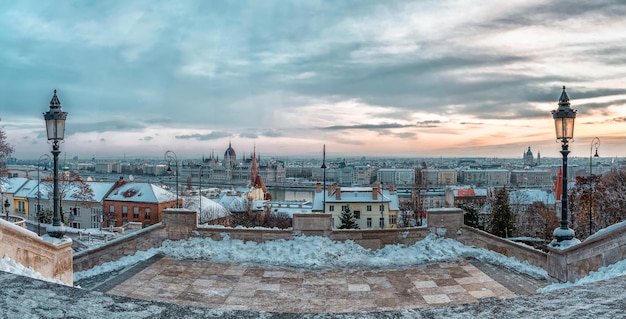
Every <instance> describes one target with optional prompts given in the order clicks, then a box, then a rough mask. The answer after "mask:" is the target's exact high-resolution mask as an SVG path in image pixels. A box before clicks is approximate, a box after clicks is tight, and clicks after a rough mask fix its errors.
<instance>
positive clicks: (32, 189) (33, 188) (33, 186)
mask: <svg viewBox="0 0 626 319" xmlns="http://www.w3.org/2000/svg"><path fill="white" fill-rule="evenodd" d="M40 192H41V193H42V195H41V198H47V197H48V195H47V194H46V195H45V196H44V195H43V193H44V192H45V193H47V191H46V189H45V188H43V187H42V186H40ZM31 194H33V195H32V197H34V198H36V197H37V181H36V180H34V179H31V180H28V181H26V182H25V183H23V185H22V187H20V189H19V190H18V191H17V192H15V193H13V196H14V197H25V198H28V197H31V196H30V195H31Z"/></svg>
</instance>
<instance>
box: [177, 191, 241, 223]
mask: <svg viewBox="0 0 626 319" xmlns="http://www.w3.org/2000/svg"><path fill="white" fill-rule="evenodd" d="M183 207H184V208H187V209H191V210H195V211H199V210H200V208H201V209H202V211H200V212H199V213H198V224H204V223H208V222H210V221H212V220H215V219H219V218H223V217H226V216H230V212H229V211H228V209H226V208H225V207H224V206H222V205H220V204H218V203H216V202H215V201H212V200H210V199H208V198H206V197H204V196H184V197H183Z"/></svg>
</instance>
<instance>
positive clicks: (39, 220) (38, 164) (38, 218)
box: [37, 154, 50, 236]
mask: <svg viewBox="0 0 626 319" xmlns="http://www.w3.org/2000/svg"><path fill="white" fill-rule="evenodd" d="M41 160H46V162H45V163H46V166H44V168H43V169H44V171H45V170H47V169H48V163H49V162H50V155H48V154H43V155H41V156H39V160H37V235H39V236H41V205H39V198H41V193H40V192H39V184H41V178H39V167H41Z"/></svg>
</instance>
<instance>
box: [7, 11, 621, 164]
mask: <svg viewBox="0 0 626 319" xmlns="http://www.w3.org/2000/svg"><path fill="white" fill-rule="evenodd" d="M624 16H626V4H625V3H624V2H623V1H621V0H615V1H610V0H599V1H588V3H585V2H582V1H548V0H546V1H529V0H519V1H518V0H511V1H500V0H493V1H490V0H485V1H414V2H411V1H393V0H391V1H377V0H376V1H363V0H359V1H350V0H345V1H285V0H280V1H272V0H267V1H204V0H197V1H193V0H182V1H155V0H147V1H135V0H128V1H126V0H125V1H115V0H112V1H87V0H84V1H81V0H76V1H48V0H35V1H2V2H0V47H1V48H2V50H0V70H1V72H0V96H1V97H2V102H1V103H2V107H1V108H0V118H1V122H0V126H2V127H3V128H4V129H5V131H6V133H7V135H8V137H9V140H10V142H11V143H12V144H13V145H14V147H15V153H14V156H16V157H18V158H28V157H32V158H37V157H38V156H39V154H42V153H45V152H48V151H49V149H50V146H49V145H48V144H46V140H45V130H44V123H43V118H42V113H43V112H45V111H47V109H48V106H49V102H50V99H51V97H52V91H53V90H54V89H57V90H58V96H59V99H60V100H61V103H62V106H63V110H64V111H66V112H68V113H69V115H68V120H67V133H66V140H65V143H64V145H63V146H62V151H64V152H67V155H68V156H79V157H91V156H93V155H95V156H97V157H107V156H116V157H119V156H122V155H124V154H125V155H126V156H127V157H128V156H131V157H135V156H141V155H154V156H162V154H163V153H164V152H165V151H166V150H172V151H174V152H176V153H177V154H178V157H180V158H194V157H195V158H199V157H201V156H202V155H203V154H204V155H210V154H211V152H213V151H215V153H219V154H220V156H221V155H222V154H223V152H224V150H225V149H226V147H227V146H228V143H229V141H232V144H233V147H234V148H235V150H236V151H237V153H238V154H243V153H250V152H251V151H252V148H253V145H256V149H257V152H260V153H261V154H265V155H306V156H321V150H322V145H323V144H326V147H327V151H328V153H329V154H353V155H358V156H361V155H366V156H367V155H369V156H374V155H394V156H419V157H439V156H486V157H521V156H522V153H523V152H524V151H525V150H526V149H527V147H528V146H530V147H531V148H532V149H533V151H534V152H535V154H536V152H541V155H542V156H544V157H559V156H560V154H559V153H558V151H559V149H560V146H559V144H558V143H556V142H555V137H554V136H555V133H554V124H553V120H552V116H551V114H550V111H551V110H553V109H556V107H557V101H558V98H559V96H560V94H561V91H562V86H563V85H565V86H567V93H568V95H569V97H570V98H571V102H572V107H573V108H574V109H577V110H578V117H577V121H576V130H575V138H576V139H575V141H574V142H573V143H572V145H571V150H572V155H573V156H589V151H590V142H591V139H592V138H593V137H594V136H598V137H600V139H601V141H602V145H601V147H600V148H601V153H602V155H603V157H608V156H626V151H625V150H624V146H625V145H626V136H624V131H625V130H624V125H625V124H626V47H625V46H624V43H626V19H624Z"/></svg>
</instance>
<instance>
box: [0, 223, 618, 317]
mask: <svg viewBox="0 0 626 319" xmlns="http://www.w3.org/2000/svg"><path fill="white" fill-rule="evenodd" d="M158 253H160V254H164V255H167V256H171V257H174V258H181V259H188V258H193V259H206V260H211V261H214V262H228V263H245V264H255V265H260V266H266V267H275V266H280V267H297V268H307V269H311V268H312V269H329V268H348V267H349V268H354V267H361V268H374V269H382V268H385V269H389V268H402V267H411V266H414V265H416V264H423V263H431V262H439V261H446V260H454V259H458V258H465V257H473V258H476V259H479V260H482V261H484V262H488V263H491V264H495V265H500V266H503V267H506V268H509V269H511V270H514V271H518V272H522V273H525V274H529V275H531V276H533V277H536V278H546V277H547V274H546V272H545V271H544V270H543V269H540V268H538V267H534V266H532V265H530V264H528V263H526V262H520V261H518V260H516V259H514V258H510V257H505V256H503V255H500V254H497V253H495V252H492V251H488V250H485V249H479V248H474V247H468V246H464V245H462V244H460V243H459V242H457V241H454V240H451V239H446V238H440V237H437V236H435V235H430V236H428V237H427V238H426V239H424V240H422V241H420V242H417V243H416V244H415V245H411V246H402V245H392V246H387V247H385V248H384V249H380V250H377V251H371V250H368V249H364V248H363V247H361V246H359V245H358V244H356V243H354V242H352V241H347V242H334V241H331V240H329V239H327V238H324V237H306V236H302V237H298V238H296V239H294V240H289V241H286V240H276V241H268V242H265V243H254V242H246V243H244V242H243V241H241V240H233V239H230V238H228V236H227V235H224V238H223V240H220V241H214V240H211V239H200V238H192V239H189V240H181V241H166V242H164V244H163V245H162V247H159V248H155V249H150V250H148V251H140V252H137V253H136V254H135V255H133V256H127V257H124V258H122V259H120V260H118V261H115V262H110V263H105V264H103V265H101V266H97V267H94V268H93V269H90V270H87V271H83V272H79V273H75V274H74V280H75V281H78V280H81V279H85V278H89V277H92V276H96V275H99V274H102V273H107V272H111V271H115V270H119V269H121V268H124V267H127V266H130V265H133V264H135V263H138V262H141V261H143V260H146V259H148V258H150V257H152V256H154V255H155V254H158ZM0 270H2V271H6V272H10V273H14V274H18V275H22V276H28V277H32V278H36V279H43V280H47V281H51V282H55V283H58V281H55V280H51V279H47V278H43V277H42V276H41V275H40V274H38V273H36V272H34V271H33V270H32V269H28V268H25V267H23V266H21V265H20V264H17V263H15V262H14V261H12V260H10V259H9V258H7V257H5V258H2V259H1V260H0ZM625 274H626V261H622V262H620V263H617V264H614V265H612V266H609V267H604V268H602V269H600V270H598V271H597V272H594V273H592V274H590V275H589V276H587V277H585V278H582V279H580V280H578V281H577V282H575V283H567V284H553V285H550V286H547V287H545V288H543V289H540V291H539V292H540V295H541V294H551V295H550V298H551V300H552V299H554V298H555V297H554V294H553V293H552V291H553V290H555V289H561V288H568V287H573V286H577V285H583V284H588V283H590V282H594V281H599V280H603V279H609V278H614V277H617V276H622V275H625ZM616 282H621V283H623V282H624V280H623V279H619V280H617V281H616ZM616 285H619V284H616ZM589 287H593V286H589V285H585V286H582V287H580V289H582V290H584V291H586V290H591V289H601V288H589ZM568 294H571V293H570V292H568ZM556 295H557V296H558V295H559V294H556ZM33 298H34V297H33ZM546 298H547V297H546ZM557 298H558V297H557ZM44 299H45V298H44ZM516 299H518V298H516ZM42 302H44V301H43V299H42ZM83 302H89V301H83ZM96 302H102V301H96V300H95V299H94V303H96ZM496 302H514V301H496ZM519 302H520V303H522V304H523V303H525V302H527V300H525V297H520V298H519ZM555 302H556V300H555ZM561 302H563V300H561ZM580 305H581V306H580V307H583V308H580V309H579V310H582V311H587V310H589V309H590V308H589V305H586V304H585V303H584V302H580ZM93 307H94V309H95V308H98V307H102V306H101V305H100V304H94V305H93ZM469 307H480V306H469ZM498 307H499V306H498ZM525 307H526V306H520V307H518V308H520V309H519V311H520V312H519V313H520V314H522V313H524V311H526V312H527V310H526V309H524V308H525ZM504 308H507V307H504ZM575 309H576V308H575ZM575 309H572V308H571V306H570V308H569V310H568V311H573V310H575ZM457 310H458V309H457ZM509 310H511V309H509ZM509 310H507V311H509ZM544 310H545V309H544ZM433 311H434V310H433ZM442 311H443V310H442ZM455 311H456V310H455ZM537 311H538V310H537ZM542 311H543V310H542ZM233 314H234V312H233ZM413 314H414V313H413ZM443 314H444V313H442V315H443ZM540 314H541V312H538V313H534V314H533V315H532V316H530V317H533V318H540V317H541V315H540ZM131 316H132V311H131ZM418 317H419V316H418ZM453 317H454V318H456V316H453ZM471 317H472V316H469V317H468V316H460V317H458V318H471ZM320 318H321V317H320ZM451 318H452V317H451Z"/></svg>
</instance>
